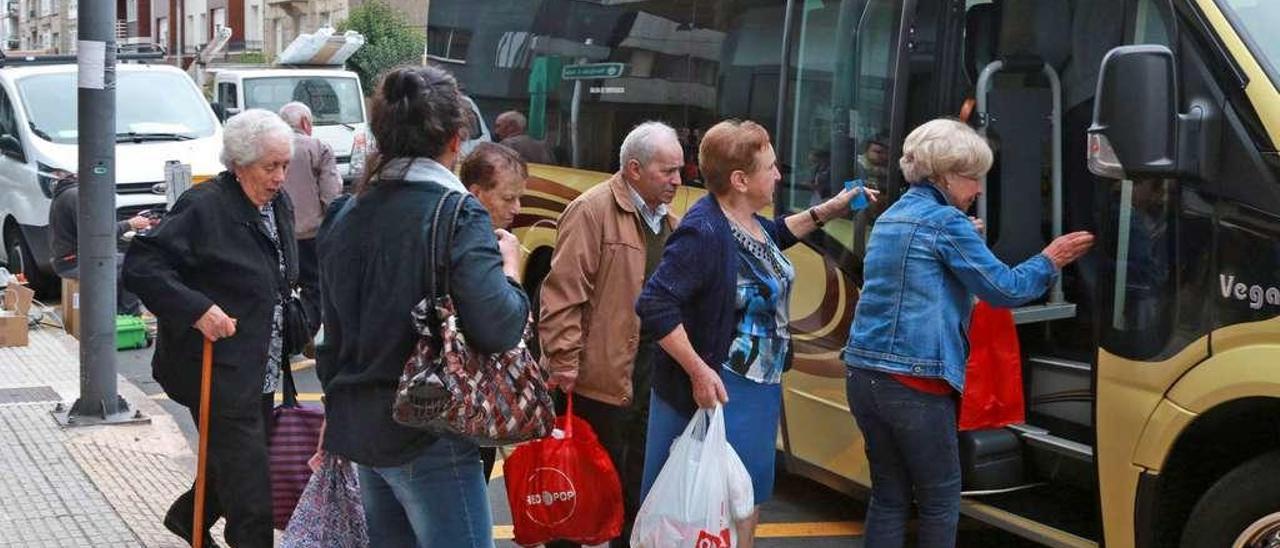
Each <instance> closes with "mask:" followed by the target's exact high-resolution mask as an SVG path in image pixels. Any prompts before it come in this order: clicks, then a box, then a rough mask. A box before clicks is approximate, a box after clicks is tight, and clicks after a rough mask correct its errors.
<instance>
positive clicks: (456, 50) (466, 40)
mask: <svg viewBox="0 0 1280 548" xmlns="http://www.w3.org/2000/svg"><path fill="white" fill-rule="evenodd" d="M470 45H471V31H469V30H466V29H455V28H450V27H435V26H431V27H427V57H430V58H431V59H434V60H436V61H442V62H449V63H466V62H467V47H468V46H470Z"/></svg>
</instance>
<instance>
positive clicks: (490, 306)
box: [316, 66, 529, 548]
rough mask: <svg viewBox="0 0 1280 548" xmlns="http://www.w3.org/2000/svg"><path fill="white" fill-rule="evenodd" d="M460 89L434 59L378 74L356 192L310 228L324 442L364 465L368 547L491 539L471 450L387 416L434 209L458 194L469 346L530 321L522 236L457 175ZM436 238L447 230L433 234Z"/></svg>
mask: <svg viewBox="0 0 1280 548" xmlns="http://www.w3.org/2000/svg"><path fill="white" fill-rule="evenodd" d="M468 116H470V112H469V110H468V109H467V108H466V107H465V103H464V100H463V98H462V94H461V93H460V92H459V91H458V83H457V81H456V80H454V78H453V76H452V75H450V74H449V73H448V72H446V71H444V70H442V69H439V68H436V67H429V66H428V67H405V68H400V69H395V70H392V71H391V72H389V73H388V74H386V75H385V76H384V77H383V79H382V82H381V85H380V86H379V87H378V90H377V94H376V96H375V97H374V100H373V114H372V117H371V120H370V127H371V129H372V130H373V134H374V138H375V139H377V142H378V149H379V153H378V155H377V157H376V158H374V159H373V160H372V161H371V164H370V169H369V170H368V171H367V173H368V175H366V176H365V178H364V180H362V181H361V182H360V185H359V186H358V187H357V189H356V193H355V195H354V196H353V197H351V198H349V199H346V200H342V201H338V202H335V204H334V205H333V206H332V207H331V208H330V210H329V213H328V215H326V218H325V221H324V224H323V225H322V226H321V228H320V233H319V235H318V240H317V244H318V249H319V257H320V285H321V293H322V295H323V299H322V300H323V303H324V333H325V340H324V343H323V344H321V345H320V347H319V348H318V349H317V356H316V369H317V372H318V374H319V376H320V381H321V382H322V383H323V384H324V392H325V404H326V405H325V413H326V415H327V420H328V425H327V428H326V432H325V439H324V441H323V450H324V451H326V452H332V453H334V454H336V455H340V456H342V457H344V458H346V459H350V460H352V461H354V462H355V463H356V464H357V465H358V470H359V475H360V490H361V493H362V496H363V501H364V509H365V515H366V518H367V520H368V528H369V540H370V544H371V545H372V546H417V547H419V548H425V547H449V548H453V547H489V546H492V545H493V538H492V518H491V517H490V511H489V501H488V497H487V495H486V491H485V479H484V476H483V472H482V469H481V463H480V453H479V450H478V448H477V447H476V446H475V445H474V444H472V443H470V442H467V441H464V440H460V439H456V438H445V437H436V436H433V435H431V434H430V433H428V432H426V431H424V430H416V429H412V428H406V427H404V426H401V425H399V424H397V423H396V422H394V421H393V420H392V418H391V406H392V401H393V399H394V394H395V390H396V383H397V380H398V379H399V376H400V373H401V371H402V369H403V367H404V363H405V360H406V359H407V358H408V357H409V354H410V352H412V351H413V347H414V343H415V342H416V341H417V338H418V337H417V334H416V333H415V332H414V331H413V329H412V323H411V322H410V311H411V310H412V309H413V307H414V305H415V304H417V303H418V301H420V300H422V299H423V297H425V296H426V291H427V288H428V287H441V286H443V281H442V280H433V279H432V278H433V277H434V275H435V273H434V272H430V271H429V269H428V268H427V265H428V258H427V256H426V253H427V242H428V241H430V240H429V239H430V238H435V237H436V235H435V234H431V233H430V232H431V231H430V230H426V231H425V232H426V234H424V227H430V226H432V223H433V221H434V216H435V211H436V206H437V205H438V204H439V203H440V201H441V200H446V199H447V200H448V201H447V202H446V205H448V206H449V207H448V209H451V208H452V207H453V204H454V203H456V200H463V202H462V209H461V211H460V212H459V213H458V216H457V223H456V228H455V230H454V233H453V245H452V246H451V247H449V248H448V249H443V250H442V252H440V254H439V256H438V259H437V260H448V261H449V262H450V264H449V272H450V275H449V277H450V279H449V284H448V287H449V288H450V289H449V293H450V295H451V296H452V297H453V301H454V303H456V305H457V308H458V316H459V319H460V321H461V324H462V325H461V326H460V327H461V329H462V331H463V332H464V333H465V335H466V337H467V343H468V344H469V345H470V346H471V348H472V349H474V350H475V351H478V352H481V353H485V354H489V353H498V352H502V351H505V350H507V349H510V348H512V347H514V346H515V345H516V344H517V343H518V342H519V341H520V337H521V335H522V334H523V331H524V327H525V320H526V318H528V316H529V302H528V299H527V298H526V297H525V294H524V292H523V291H522V290H521V289H520V285H519V284H517V283H516V282H515V281H514V278H515V277H517V275H518V272H519V271H518V270H517V260H518V257H519V243H518V242H517V241H516V239H515V237H514V236H512V235H511V234H510V233H509V232H507V231H505V230H501V229H497V230H495V229H494V228H493V226H492V225H491V224H490V221H489V215H488V213H486V211H485V209H484V207H483V206H481V205H480V203H479V202H478V201H476V199H475V198H473V197H471V195H470V194H469V193H468V192H467V191H466V188H464V187H463V186H462V183H461V182H459V181H458V178H457V177H456V176H454V174H453V166H454V164H455V163H456V162H457V159H458V151H459V147H460V145H461V142H462V140H463V139H464V138H465V135H464V133H465V132H466V128H467V125H468V122H469V120H468V118H467V117H468ZM441 240H443V238H441Z"/></svg>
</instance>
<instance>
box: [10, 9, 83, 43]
mask: <svg viewBox="0 0 1280 548" xmlns="http://www.w3.org/2000/svg"><path fill="white" fill-rule="evenodd" d="M17 3H18V17H17V20H18V23H17V29H16V31H17V38H18V40H17V42H18V49H22V50H27V51H43V52H47V53H75V44H76V32H77V30H78V26H77V21H78V12H79V2H78V1H77V0H20V1H19V2H17Z"/></svg>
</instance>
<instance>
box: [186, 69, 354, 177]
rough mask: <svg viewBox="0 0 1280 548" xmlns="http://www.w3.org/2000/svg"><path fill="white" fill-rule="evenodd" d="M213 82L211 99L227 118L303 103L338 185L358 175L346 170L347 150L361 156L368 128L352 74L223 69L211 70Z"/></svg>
mask: <svg viewBox="0 0 1280 548" xmlns="http://www.w3.org/2000/svg"><path fill="white" fill-rule="evenodd" d="M210 72H214V71H213V70H211V71H210ZM213 82H214V84H213V85H214V87H213V101H214V103H217V104H218V105H220V106H221V107H222V110H223V112H224V113H225V114H226V116H228V117H229V116H233V115H235V114H237V113H240V112H243V111H244V110H245V109H250V108H262V109H267V110H270V111H272V112H279V111H280V107H282V106H284V105H285V103H289V102H292V101H299V102H302V103H305V104H306V105H307V106H308V107H311V115H312V117H313V118H314V120H313V121H312V125H313V126H314V129H313V130H312V136H313V137H315V138H317V139H319V140H321V141H323V142H325V143H326V144H328V145H329V146H330V147H331V148H333V154H334V156H335V157H336V159H337V163H338V173H339V174H340V175H341V176H342V179H343V181H344V182H346V183H348V184H349V183H350V182H351V181H352V179H354V177H355V174H356V173H358V172H359V166H356V169H354V170H353V169H352V166H351V157H352V152H353V149H354V152H355V153H356V156H357V157H358V158H363V157H364V154H363V153H362V147H364V145H365V144H366V142H365V140H366V139H367V134H368V132H367V130H366V127H367V126H368V124H367V123H366V120H367V118H366V116H365V105H364V91H363V89H362V88H361V87H360V77H359V76H357V75H356V73H354V72H351V71H349V70H343V69H341V68H296V69H294V68H277V69H255V68H245V69H236V68H223V69H217V70H216V74H215V76H214V80H213Z"/></svg>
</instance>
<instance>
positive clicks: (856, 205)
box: [844, 179, 870, 211]
mask: <svg viewBox="0 0 1280 548" xmlns="http://www.w3.org/2000/svg"><path fill="white" fill-rule="evenodd" d="M862 186H864V185H863V182H862V179H854V180H852V181H845V182H844V189H845V190H851V189H853V188H860V187H862ZM868 205H870V203H869V201H868V200H867V193H866V191H865V190H864V191H862V192H859V193H858V194H857V195H856V196H854V197H853V199H852V200H849V209H851V210H853V211H862V210H864V209H866V208H867V206H868Z"/></svg>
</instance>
